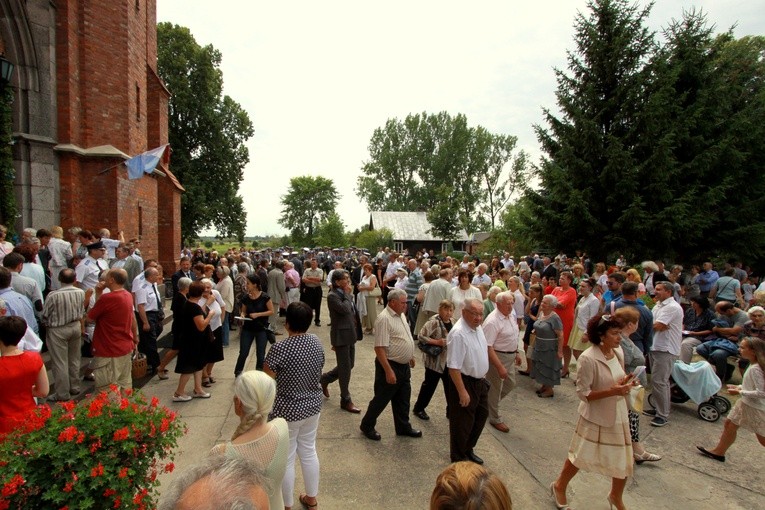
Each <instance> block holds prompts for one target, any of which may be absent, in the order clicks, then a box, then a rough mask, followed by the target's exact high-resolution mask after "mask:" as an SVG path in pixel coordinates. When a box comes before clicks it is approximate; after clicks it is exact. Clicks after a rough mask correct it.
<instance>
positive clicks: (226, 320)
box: [222, 312, 231, 347]
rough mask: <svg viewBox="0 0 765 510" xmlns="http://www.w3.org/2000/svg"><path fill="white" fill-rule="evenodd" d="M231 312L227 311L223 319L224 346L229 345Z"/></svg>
mask: <svg viewBox="0 0 765 510" xmlns="http://www.w3.org/2000/svg"><path fill="white" fill-rule="evenodd" d="M230 317H231V313H230V312H226V317H225V318H224V319H223V326H222V327H223V346H224V347H228V340H229V336H230V334H229V329H228V325H229V321H230Z"/></svg>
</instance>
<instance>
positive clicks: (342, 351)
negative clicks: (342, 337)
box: [321, 342, 356, 404]
mask: <svg viewBox="0 0 765 510" xmlns="http://www.w3.org/2000/svg"><path fill="white" fill-rule="evenodd" d="M334 350H335V358H336V359H337V366H336V367H335V368H333V369H332V370H330V371H329V372H326V373H324V374H322V375H321V382H322V384H332V383H333V382H335V381H340V402H341V403H342V404H347V403H348V402H350V401H351V392H350V390H348V384H349V383H350V382H351V371H352V370H353V365H354V364H355V362H356V343H355V342H354V343H352V344H351V345H336V346H335V347H334Z"/></svg>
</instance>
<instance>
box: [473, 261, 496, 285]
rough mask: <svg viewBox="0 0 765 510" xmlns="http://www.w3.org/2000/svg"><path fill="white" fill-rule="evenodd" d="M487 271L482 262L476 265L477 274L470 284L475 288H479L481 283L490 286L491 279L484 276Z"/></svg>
mask: <svg viewBox="0 0 765 510" xmlns="http://www.w3.org/2000/svg"><path fill="white" fill-rule="evenodd" d="M487 269H488V267H487V266H486V264H484V263H483V262H481V263H480V264H478V267H477V268H476V271H477V274H476V275H475V276H474V277H473V281H472V282H470V283H472V284H473V285H474V286H475V287H480V286H481V284H482V283H485V284H487V285H491V277H490V276H489V275H487V274H486V270H487Z"/></svg>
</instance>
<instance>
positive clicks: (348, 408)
mask: <svg viewBox="0 0 765 510" xmlns="http://www.w3.org/2000/svg"><path fill="white" fill-rule="evenodd" d="M340 409H342V410H343V411H348V412H349V413H353V414H359V413H360V412H361V409H359V408H358V407H356V406H355V405H353V402H351V401H350V400H349V401H348V402H346V403H345V404H340Z"/></svg>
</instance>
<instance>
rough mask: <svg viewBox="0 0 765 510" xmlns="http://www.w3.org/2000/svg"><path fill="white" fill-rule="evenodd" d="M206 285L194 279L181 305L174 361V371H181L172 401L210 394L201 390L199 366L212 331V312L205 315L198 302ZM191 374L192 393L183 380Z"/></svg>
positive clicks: (201, 300)
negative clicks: (179, 332)
mask: <svg viewBox="0 0 765 510" xmlns="http://www.w3.org/2000/svg"><path fill="white" fill-rule="evenodd" d="M204 291H205V286H204V284H203V283H202V282H199V281H195V282H192V283H191V286H189V293H188V296H187V297H188V299H187V301H186V303H185V304H184V306H183V312H182V314H181V316H180V317H177V318H175V320H180V321H181V325H180V328H179V330H180V331H181V339H180V342H179V343H178V346H177V347H178V361H177V362H176V364H175V373H176V374H181V377H180V379H179V380H178V388H177V389H176V390H175V395H173V402H188V401H189V400H191V399H192V397H193V398H210V394H209V393H206V392H205V391H204V389H202V369H203V368H204V367H205V362H206V358H205V349H206V347H205V346H206V344H207V343H209V342H210V338H211V336H212V331H210V321H211V320H212V319H213V313H209V314H205V312H204V311H203V310H202V306H200V303H201V304H202V305H204V301H203V300H204V298H203V297H202V294H203V293H204ZM192 375H193V376H194V392H193V393H192V394H191V395H187V394H186V383H188V381H189V379H190V378H191V376H192Z"/></svg>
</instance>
